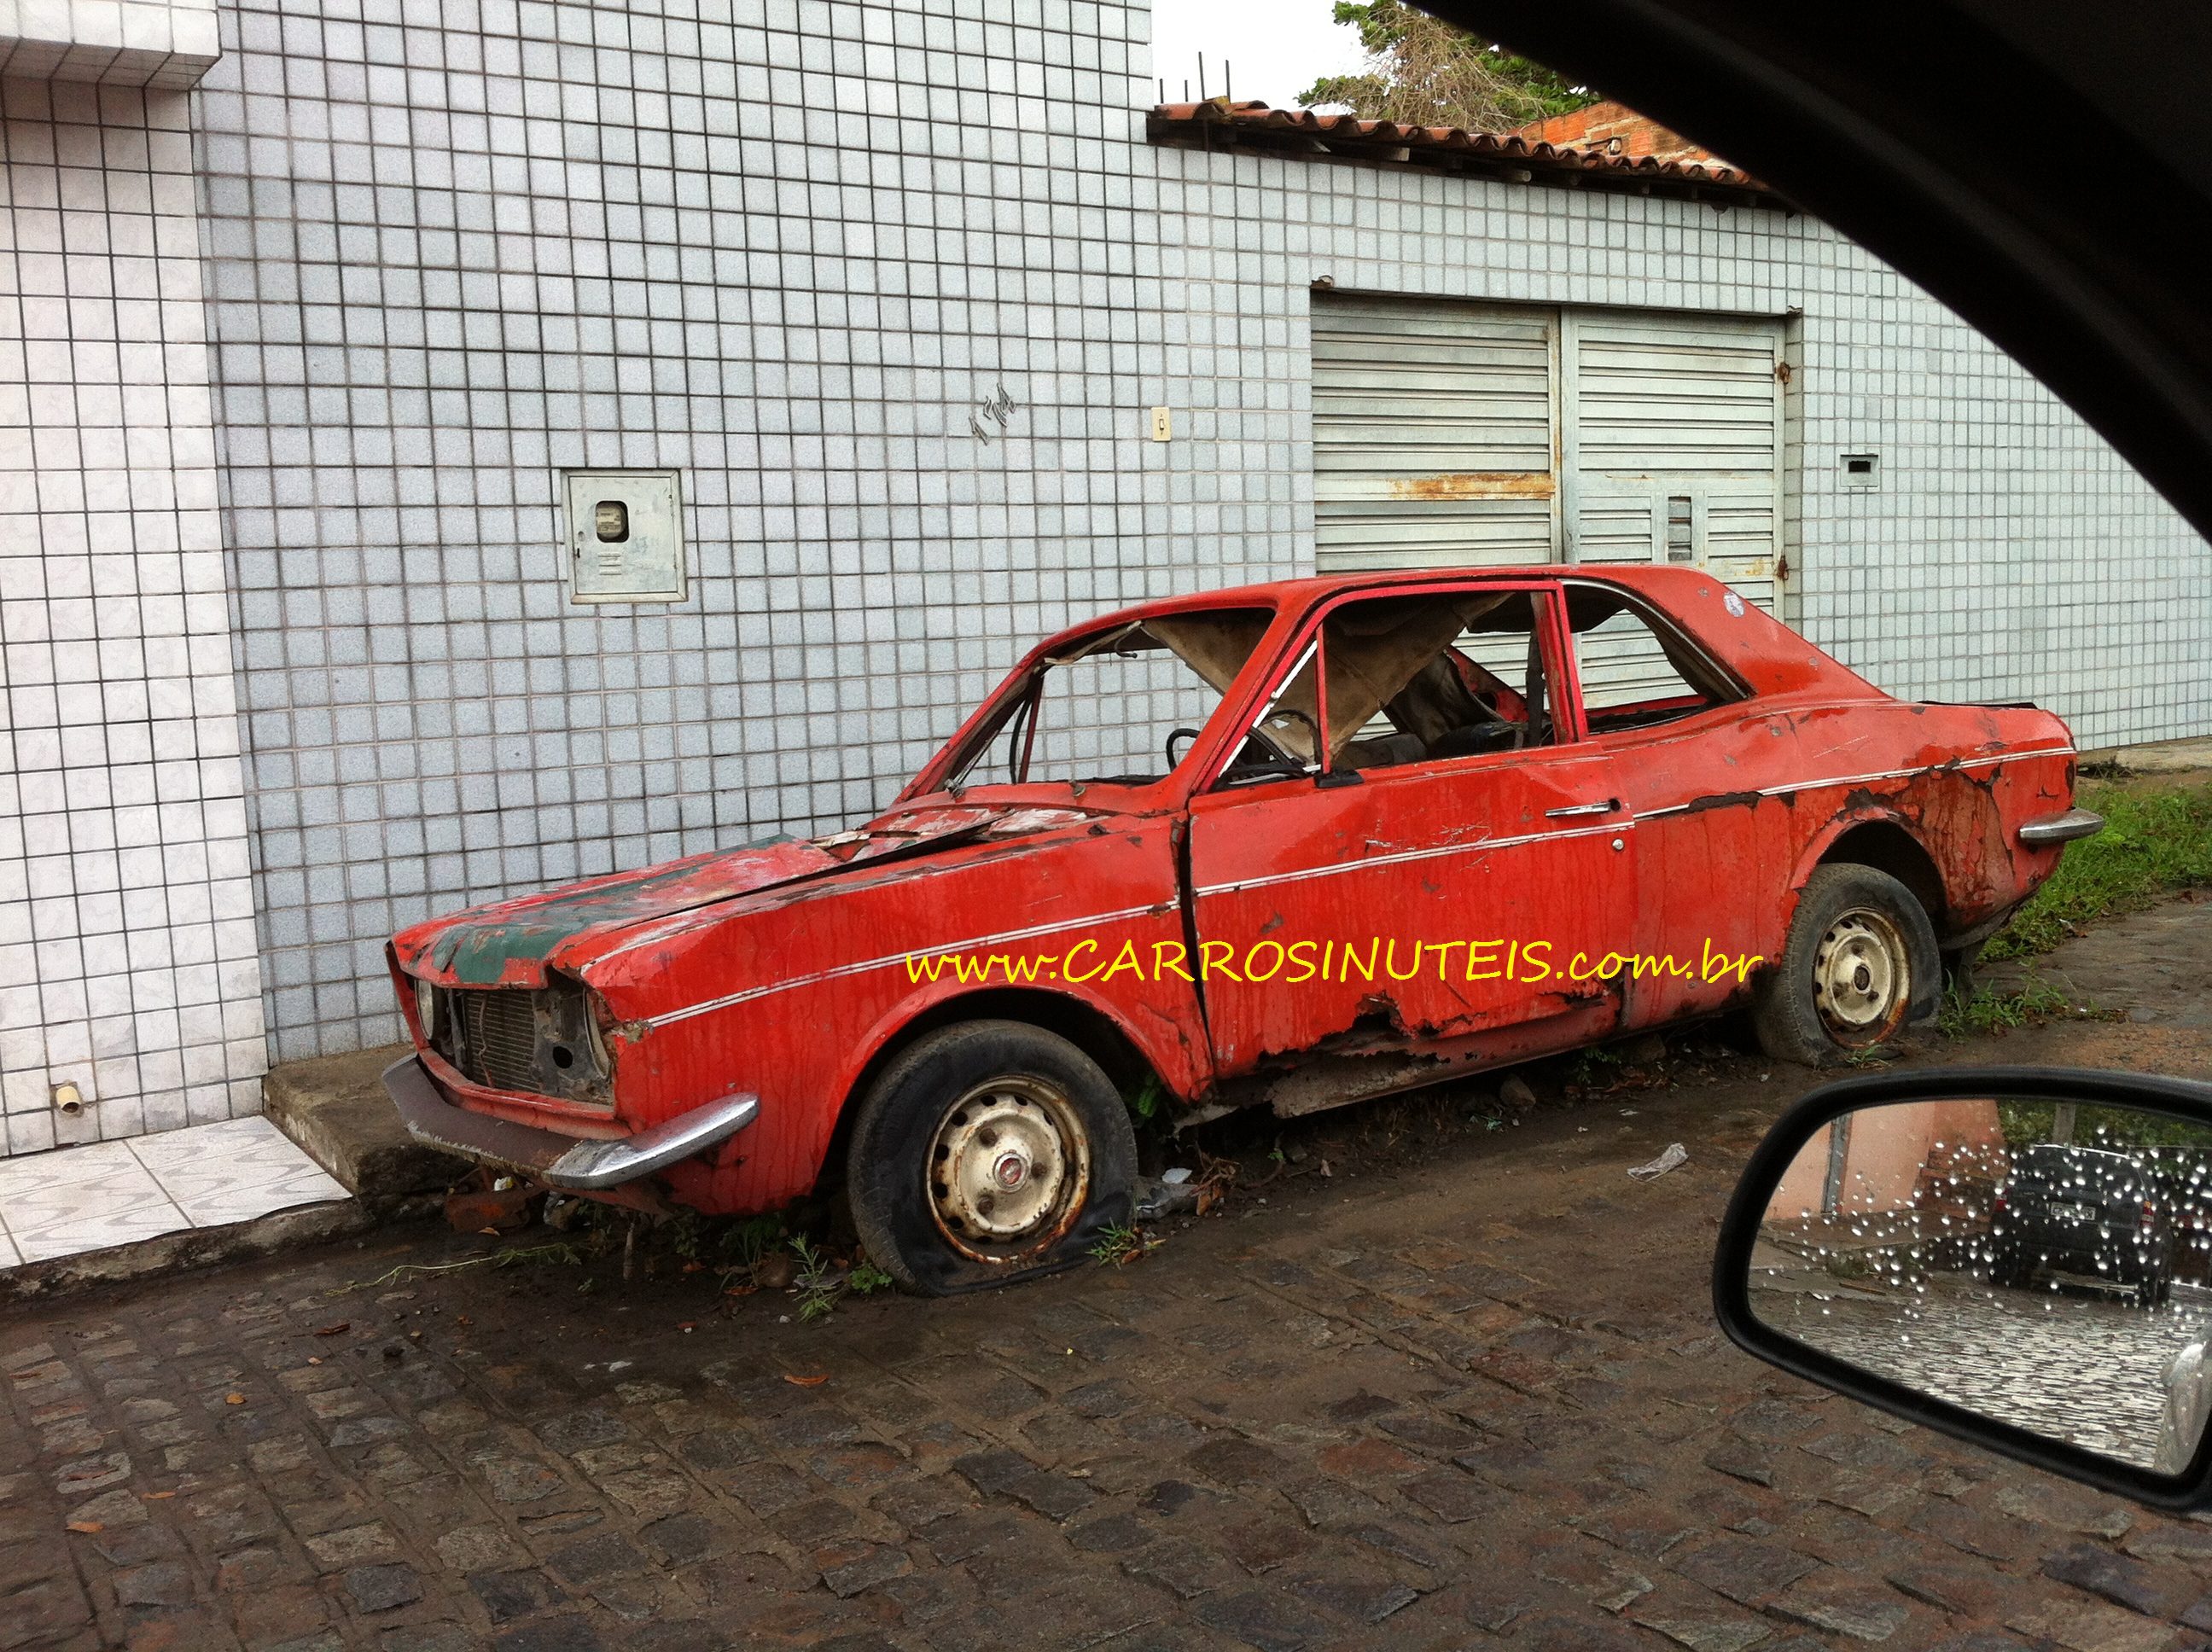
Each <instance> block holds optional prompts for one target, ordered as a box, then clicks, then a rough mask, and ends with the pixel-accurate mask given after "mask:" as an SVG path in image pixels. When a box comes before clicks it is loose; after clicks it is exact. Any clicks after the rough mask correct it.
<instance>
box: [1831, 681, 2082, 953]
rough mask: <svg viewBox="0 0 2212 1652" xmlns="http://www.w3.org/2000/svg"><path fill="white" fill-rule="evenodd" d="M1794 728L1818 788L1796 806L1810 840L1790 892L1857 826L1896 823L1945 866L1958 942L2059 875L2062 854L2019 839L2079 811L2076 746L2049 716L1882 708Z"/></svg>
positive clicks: (1866, 706) (1836, 709)
mask: <svg viewBox="0 0 2212 1652" xmlns="http://www.w3.org/2000/svg"><path fill="white" fill-rule="evenodd" d="M1794 721H1795V724H1796V734H1797V739H1798V744H1799V748H1800V751H1801V755H1802V757H1803V758H1804V760H1805V768H1806V772H1807V776H1808V780H1807V784H1806V785H1805V786H1804V787H1803V788H1802V790H1801V791H1799V792H1797V793H1795V794H1794V796H1793V797H1792V798H1791V799H1790V805H1791V808H1792V810H1793V812H1794V813H1795V814H1796V817H1797V818H1798V821H1799V823H1800V829H1801V830H1802V840H1801V841H1800V843H1799V846H1798V847H1797V852H1796V865H1795V868H1794V870H1793V873H1792V876H1791V879H1790V887H1791V889H1793V890H1796V889H1802V887H1803V885H1804V883H1805V880H1806V879H1807V878H1809V877H1810V876H1811V875H1812V872H1813V869H1814V867H1815V866H1816V865H1819V864H1820V861H1821V859H1823V857H1824V856H1826V853H1828V851H1829V850H1830V849H1831V848H1832V847H1833V846H1834V845H1835V843H1836V841H1837V840H1838V839H1839V838H1840V837H1842V836H1843V835H1844V833H1846V832H1847V831H1849V830H1850V829H1851V828H1853V827H1854V826H1856V825H1858V824H1860V823H1863V822H1867V821H1876V820H1885V821H1889V822H1893V823H1895V824H1897V825H1899V826H1900V827H1901V828H1903V829H1905V831H1906V832H1908V833H1909V834H1910V835H1911V836H1912V838H1913V839H1914V840H1915V841H1917V843H1919V844H1920V846H1921V847H1923V849H1925V850H1926V851H1927V852H1928V854H1929V859H1932V860H1933V861H1934V862H1935V865H1936V873H1937V875H1938V877H1939V878H1940V879H1941V881H1942V890H1943V904H1944V910H1943V911H1942V912H1941V913H1939V914H1934V915H1935V919H1936V933H1937V936H1938V938H1940V939H1942V940H1944V941H1946V942H1947V943H1948V942H1953V941H1956V940H1960V939H1961V938H1966V937H1970V936H1973V935H1975V934H1976V932H1986V931H1987V930H1988V929H1989V928H1990V927H1992V926H1995V925H1996V923H1998V922H2000V921H2002V919H2003V918H2004V916H2005V915H2006V914H2008V913H2010V912H2011V911H2012V910H2013V909H2014V908H2015V907H2017V906H2018V905H2019V904H2020V903H2021V902H2022V901H2025V900H2026V899H2027V897H2028V896H2030V895H2033V893H2034V892H2035V890H2036V889H2037V888H2038V887H2039V885H2041V884H2042V883H2043V881H2044V880H2045V878H2048V877H2050V875H2051V872H2053V871H2055V870H2056V869H2057V865H2058V859H2059V854H2060V850H2059V849H2057V848H2056V847H2052V848H2044V849H2032V848H2029V847H2026V846H2025V845H2023V844H2022V843H2021V841H2020V837H2019V832H2020V828H2021V824H2022V823H2025V822H2027V821H2028V820H2031V819H2033V818H2034V817H2037V816H2039V815H2046V814H2055V813H2057V812H2058V811H2062V810H2064V809H2066V808H2068V807H2069V806H2070V805H2071V804H2072V802H2073V797H2074V750H2073V740H2072V738H2071V737H2070V736H2069V733H2068V732H2067V729H2066V726H2065V724H2063V722H2061V721H2060V720H2058V719H2057V718H2056V717H2054V716H2052V715H2051V714H2050V713H2048V712H2044V711H2037V710H2033V709H2026V708H2008V707H1997V706H1952V705H1931V704H1924V703H1917V702H1906V701H1889V700H1884V701H1875V702H1871V703H1868V702H1858V703H1852V704H1849V705H1842V706H1819V707H1811V708H1805V709H1803V710H1802V711H1801V712H1799V713H1798V714H1796V718H1795V719H1794Z"/></svg>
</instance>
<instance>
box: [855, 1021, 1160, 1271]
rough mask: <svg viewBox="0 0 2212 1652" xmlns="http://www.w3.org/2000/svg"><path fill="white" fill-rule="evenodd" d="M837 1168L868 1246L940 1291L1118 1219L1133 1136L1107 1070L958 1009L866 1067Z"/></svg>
mask: <svg viewBox="0 0 2212 1652" xmlns="http://www.w3.org/2000/svg"><path fill="white" fill-rule="evenodd" d="M846 1167H847V1169H846V1191H847V1197H848V1200H850V1202H851V1205H852V1211H853V1224H854V1228H855V1229H856V1230H858V1232H859V1234H860V1242H861V1244H862V1245H863V1246H864V1247H865V1248H866V1250H867V1253H868V1255H869V1256H870V1258H871V1259H872V1260H874V1261H875V1262H876V1264H877V1265H878V1266H880V1267H882V1268H883V1269H884V1271H885V1272H888V1273H889V1274H890V1276H891V1277H892V1278H894V1279H896V1280H897V1281H898V1282H899V1284H901V1285H904V1286H905V1287H906V1288H907V1289H908V1290H909V1291H921V1292H922V1293H924V1294H926V1295H929V1296H940V1295H944V1294H945V1293H947V1292H951V1291H972V1290H975V1289H977V1288H978V1287H980V1286H983V1285H999V1284H1003V1283H1004V1282H1006V1280H1009V1279H1013V1278H1022V1277H1024V1276H1026V1275H1029V1274H1033V1273H1039V1272H1049V1271H1051V1270H1053V1269H1054V1268H1060V1267H1066V1266H1069V1265H1070V1264H1072V1263H1074V1262H1077V1261H1079V1260H1082V1258H1083V1257H1084V1256H1085V1254H1087V1253H1088V1252H1089V1251H1090V1249H1091V1248H1092V1247H1093V1246H1094V1245H1096V1244H1097V1242H1098V1238H1099V1236H1100V1235H1101V1233H1102V1232H1103V1230H1105V1229H1106V1228H1108V1227H1109V1226H1112V1225H1114V1224H1121V1223H1127V1221H1128V1220H1129V1212H1130V1209H1131V1203H1132V1197H1133V1187H1134V1184H1135V1181H1136V1174H1137V1142H1136V1135H1135V1133H1134V1132H1133V1130H1132V1129H1131V1127H1130V1124H1129V1113H1128V1108H1127V1107H1126V1106H1124V1105H1123V1103H1122V1101H1121V1094H1120V1092H1119V1091H1117V1090H1115V1088H1114V1084H1113V1081H1112V1080H1110V1079H1109V1078H1107V1076H1106V1075H1105V1073H1104V1072H1101V1071H1100V1070H1099V1067H1098V1064H1097V1062H1095V1061H1093V1060H1091V1058H1090V1057H1089V1056H1088V1055H1086V1054H1084V1053H1083V1052H1082V1051H1081V1050H1080V1049H1079V1048H1076V1047H1075V1046H1074V1045H1073V1044H1071V1043H1070V1042H1068V1041H1067V1040H1066V1039H1065V1038H1062V1037H1060V1036H1058V1035H1057V1034H1054V1033H1050V1032H1047V1031H1045V1030H1044V1029H1042V1028H1041V1027H1032V1026H1030V1025H1028V1024H1026V1023H1023V1022H1018V1021H970V1022H964V1023H961V1024H960V1025H958V1026H953V1027H946V1028H943V1029H939V1031H936V1032H933V1033H931V1034H929V1035H927V1036H925V1037H923V1038H921V1039H919V1040H917V1041H916V1042H915V1044H914V1045H913V1047H912V1048H908V1049H907V1050H905V1051H903V1052H902V1053H901V1054H899V1056H898V1057H897V1058H896V1059H895V1060H893V1061H892V1062H891V1064H890V1066H887V1067H886V1068H884V1071H883V1072H882V1073H881V1074H880V1075H878V1078H876V1080H875V1082H874V1083H873V1084H871V1085H870V1086H869V1088H868V1092H867V1094H866V1096H865V1097H864V1098H863V1099H862V1101H861V1102H860V1114H859V1116H858V1117H857V1118H856V1120H855V1121H854V1127H853V1135H852V1141H851V1145H850V1147H849V1148H848V1153H847V1158H846Z"/></svg>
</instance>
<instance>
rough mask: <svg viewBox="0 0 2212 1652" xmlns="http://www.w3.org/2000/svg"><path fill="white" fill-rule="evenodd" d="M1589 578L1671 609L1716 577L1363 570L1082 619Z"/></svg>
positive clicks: (1557, 566) (1541, 568)
mask: <svg viewBox="0 0 2212 1652" xmlns="http://www.w3.org/2000/svg"><path fill="white" fill-rule="evenodd" d="M1539 579H1554V580H1556V579H1573V580H1591V581H1594V582H1595V583H1598V584H1601V585H1612V586H1620V588H1622V589H1623V590H1626V591H1630V592H1635V593H1637V594H1638V595H1640V596H1643V597H1645V598H1649V599H1650V600H1651V601H1653V602H1655V603H1656V604H1658V605H1659V606H1660V607H1662V608H1669V609H1671V607H1672V604H1671V603H1670V602H1669V601H1668V598H1670V597H1672V596H1674V595H1678V594H1679V595H1686V594H1687V593H1688V592H1690V591H1691V590H1692V589H1693V588H1699V587H1702V588H1704V589H1705V590H1707V591H1711V590H1712V589H1714V588H1715V587H1717V586H1719V585H1720V583H1721V582H1720V581H1719V580H1717V579H1716V578H1715V577H1714V576H1713V575H1712V574H1709V573H1707V572H1705V570H1704V569H1702V568H1617V567H1613V566H1611V565H1607V566H1604V567H1593V566H1590V565H1588V564H1583V563H1561V562H1532V563H1525V564H1522V565H1520V566H1517V567H1512V568H1366V569H1361V570H1358V571H1357V572H1352V573H1345V574H1309V575H1307V576H1305V577H1304V578H1302V579H1292V580H1265V581H1262V582H1260V583H1257V584H1254V585H1237V586H1224V587H1221V588H1218V589H1215V590H1210V591H1198V592H1189V593H1188V594H1185V595H1181V596H1175V597H1162V598H1155V599H1154V600H1152V601H1151V602H1143V603H1138V604H1134V605H1133V606H1132V607H1128V608H1124V609H1121V610H1119V611H1118V612H1115V613H1112V614H1102V615H1100V616H1098V618H1097V620H1095V621H1086V622H1085V623H1084V625H1083V626H1082V627H1080V628H1079V629H1084V630H1089V629H1091V628H1092V626H1094V625H1109V624H1126V623H1128V622H1130V621H1132V620H1142V619H1144V618H1146V617H1147V616H1151V615H1155V614H1182V613H1189V612H1191V611H1193V610H1200V609H1210V608H1273V609H1276V610H1279V611H1281V612H1284V613H1303V612H1304V611H1305V610H1308V609H1310V608H1311V607H1312V606H1313V605H1314V604H1316V603H1319V602H1323V601H1326V600H1327V599H1328V598H1330V597H1334V596H1337V595H1340V594H1341V593H1342V592H1349V591H1374V592H1389V591H1391V590H1393V589H1395V588H1397V587H1399V586H1423V585H1434V584H1437V583H1438V582H1439V581H1443V580H1449V581H1451V582H1452V583H1454V584H1458V583H1461V582H1463V581H1464V582H1468V583H1474V584H1498V585H1525V584H1527V583H1528V581H1529V580H1539Z"/></svg>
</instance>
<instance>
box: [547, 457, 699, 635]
mask: <svg viewBox="0 0 2212 1652" xmlns="http://www.w3.org/2000/svg"><path fill="white" fill-rule="evenodd" d="M562 479H563V480H564V481H565V482H566V483H567V484H568V546H567V548H568V599H569V600H570V601H571V602H659V603H668V602H682V601H683V600H684V499H683V494H682V491H681V490H680V489H679V488H678V485H677V473H676V472H675V471H563V472H562Z"/></svg>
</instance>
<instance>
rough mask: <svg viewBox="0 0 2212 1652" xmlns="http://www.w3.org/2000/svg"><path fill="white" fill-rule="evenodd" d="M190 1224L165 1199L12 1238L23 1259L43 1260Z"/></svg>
mask: <svg viewBox="0 0 2212 1652" xmlns="http://www.w3.org/2000/svg"><path fill="white" fill-rule="evenodd" d="M191 1225H192V1224H191V1219H190V1218H187V1217H186V1216H185V1213H184V1212H182V1211H180V1210H179V1209H178V1208H177V1207H176V1206H174V1205H172V1204H171V1203H169V1201H168V1200H166V1199H165V1200H161V1203H159V1204H157V1205H143V1206H138V1207H137V1208H136V1209H133V1210H118V1211H109V1212H106V1213H104V1214H102V1215H98V1216H87V1217H82V1218H78V1219H77V1220H76V1221H73V1222H64V1223H62V1224H58V1225H57V1226H54V1227H50V1228H40V1229H39V1230H36V1231H35V1232H32V1233H17V1234H15V1235H14V1236H13V1237H14V1239H15V1248H16V1249H17V1250H18V1251H20V1252H21V1254H22V1259H23V1260H25V1261H27V1262H45V1261H51V1260H52V1259H53V1258H55V1257H57V1256H75V1255H77V1254H81V1253H82V1252H84V1251H88V1250H106V1249H109V1248H112V1247H113V1246H116V1245H130V1244H136V1243H137V1242H138V1241H140V1240H142V1239H155V1238H159V1237H160V1236H161V1235H163V1234H165V1233H176V1232H179V1231H180V1230H183V1229H185V1228H189V1227H191Z"/></svg>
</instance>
